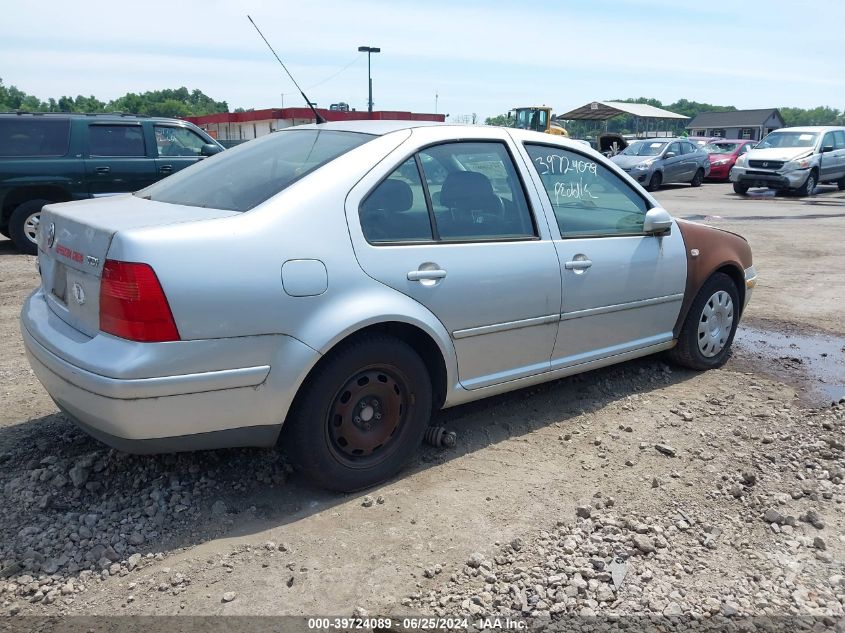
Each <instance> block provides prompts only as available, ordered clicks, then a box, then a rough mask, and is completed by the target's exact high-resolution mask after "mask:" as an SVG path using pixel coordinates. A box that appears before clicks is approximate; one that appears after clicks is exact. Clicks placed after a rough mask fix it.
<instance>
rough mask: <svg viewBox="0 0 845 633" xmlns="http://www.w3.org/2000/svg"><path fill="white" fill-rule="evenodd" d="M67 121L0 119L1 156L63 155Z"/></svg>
mask: <svg viewBox="0 0 845 633" xmlns="http://www.w3.org/2000/svg"><path fill="white" fill-rule="evenodd" d="M69 139H70V120H69V119H53V118H48V117H43V118H34V117H25V116H20V117H18V116H16V117H14V118H2V119H0V156H6V157H11V156H19V157H21V158H25V157H35V156H64V155H65V154H67V150H68V142H69Z"/></svg>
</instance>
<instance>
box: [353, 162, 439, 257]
mask: <svg viewBox="0 0 845 633" xmlns="http://www.w3.org/2000/svg"><path fill="white" fill-rule="evenodd" d="M359 215H360V218H361V230H362V231H363V232H364V237H365V238H367V241H368V242H370V243H371V244H378V243H384V242H420V241H423V242H425V241H431V240H432V239H433V235H432V231H431V220H430V218H429V213H428V205H427V204H426V202H425V190H424V189H423V184H422V180H421V179H420V172H419V170H418V169H417V161H416V160H414V158H413V157H411V158H409V159H408V160H406V161H405V162H404V163H402V165H400V166H399V167H398V168H397V169H396V171H394V172H393V173H392V174H390V176H388V177H387V179H386V180H384V181H382V183H381V184H380V185H379V186H378V187H376V188H375V189H373V191H372V192H371V193H370V195H368V196H367V198H366V199H365V200H364V202H363V203H362V204H361V208H360V210H359Z"/></svg>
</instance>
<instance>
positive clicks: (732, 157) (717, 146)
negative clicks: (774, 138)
mask: <svg viewBox="0 0 845 633" xmlns="http://www.w3.org/2000/svg"><path fill="white" fill-rule="evenodd" d="M756 144H757V141H743V140H739V139H733V140H728V141H725V140H721V141H714V142H712V143H708V144H707V145H705V146H704V147H702V149H703V150H704V151H705V152H707V153H708V154H709V155H710V175H709V176H707V177H708V178H710V179H711V180H728V179H729V177H730V173H731V167H733V166H734V163H736V159H737V158H739V157H740V156H742V155H743V154H745V153H747V152H748V151H749V150H751V148H753V147H754V146H755V145H756Z"/></svg>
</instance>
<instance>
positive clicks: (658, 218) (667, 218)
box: [643, 207, 672, 235]
mask: <svg viewBox="0 0 845 633" xmlns="http://www.w3.org/2000/svg"><path fill="white" fill-rule="evenodd" d="M671 228H672V216H671V215H669V212H668V211H667V210H666V209H664V208H662V207H654V208H653V209H649V210H648V212H647V213H646V214H645V220H644V221H643V233H645V234H646V235H660V234H663V233H666V232H667V231H669V230H670V229H671Z"/></svg>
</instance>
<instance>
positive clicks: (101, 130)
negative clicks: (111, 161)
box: [88, 125, 147, 157]
mask: <svg viewBox="0 0 845 633" xmlns="http://www.w3.org/2000/svg"><path fill="white" fill-rule="evenodd" d="M88 148H89V149H88V151H89V153H90V154H91V156H118V157H119V156H124V157H136V156H146V155H147V150H146V145H145V144H144V130H143V129H142V128H141V126H140V125H89V126H88Z"/></svg>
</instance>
